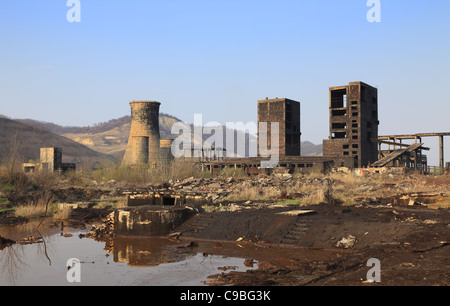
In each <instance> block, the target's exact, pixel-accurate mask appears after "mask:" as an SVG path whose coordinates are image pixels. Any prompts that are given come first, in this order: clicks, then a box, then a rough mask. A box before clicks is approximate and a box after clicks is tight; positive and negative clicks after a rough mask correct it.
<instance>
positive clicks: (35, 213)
mask: <svg viewBox="0 0 450 306" xmlns="http://www.w3.org/2000/svg"><path fill="white" fill-rule="evenodd" d="M45 210H46V207H45V205H35V204H25V205H19V206H17V207H16V209H15V210H14V214H15V215H16V217H25V218H31V217H42V216H44V215H45Z"/></svg>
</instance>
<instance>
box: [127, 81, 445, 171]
mask: <svg viewBox="0 0 450 306" xmlns="http://www.w3.org/2000/svg"><path fill="white" fill-rule="evenodd" d="M160 105H161V103H160V102H156V101H133V102H130V106H131V120H132V121H131V129H130V135H129V139H128V144H127V147H126V151H125V154H124V157H123V160H122V165H136V164H147V163H148V164H151V165H152V166H153V167H156V166H157V165H158V164H161V163H169V162H170V161H171V160H173V155H172V153H171V150H170V148H171V146H172V142H173V140H172V139H160V131H159V120H158V119H159V107H160ZM257 117H258V126H260V125H259V124H260V123H261V122H265V123H267V124H266V127H267V130H266V131H264V132H265V135H266V137H265V139H264V141H267V146H266V147H267V148H269V147H270V148H271V149H273V148H272V144H271V122H278V123H279V143H278V147H276V148H275V149H276V150H277V152H278V154H279V160H278V164H277V167H276V168H277V169H284V170H286V171H290V172H295V171H298V172H309V171H320V172H327V171H330V170H331V169H333V168H337V167H346V168H349V169H355V168H368V167H369V168H381V167H400V168H402V169H415V170H419V171H421V172H422V173H426V172H427V171H428V167H427V157H426V156H425V155H424V154H423V152H422V151H424V150H429V148H427V147H424V143H422V142H421V138H422V137H428V136H436V137H439V141H440V146H439V156H440V157H439V160H440V166H441V167H442V168H444V165H445V163H444V154H443V152H444V145H443V143H444V136H450V133H424V134H416V135H396V136H395V135H394V136H379V135H378V127H379V125H380V121H379V119H378V89H377V88H375V87H373V86H370V85H368V84H366V83H363V82H359V81H358V82H350V83H349V84H348V85H342V86H334V87H330V88H329V136H328V139H325V140H323V155H322V156H302V155H301V129H300V118H301V116H300V102H298V101H294V100H291V99H288V98H275V99H269V98H265V99H263V100H258V101H257ZM260 132H261V131H260ZM402 139H413V140H414V143H413V144H406V143H402ZM398 140H399V142H398ZM260 141H261V137H260V135H259V133H258V154H257V156H253V157H242V156H240V157H228V156H227V157H226V158H225V154H224V151H223V150H224V149H221V148H219V149H220V150H222V151H221V152H217V151H216V149H215V148H212V149H211V148H209V149H207V148H203V147H202V148H201V153H199V154H198V155H196V158H194V157H192V156H193V155H191V154H190V155H189V156H191V158H190V159H188V161H190V162H195V163H196V164H198V165H200V166H201V167H202V169H203V170H207V171H210V172H211V173H212V172H214V171H217V170H220V169H222V168H225V167H234V168H242V169H244V170H245V172H246V173H249V174H250V173H259V172H261V171H266V172H270V171H275V168H272V169H263V168H264V167H262V166H261V164H262V162H263V161H266V160H268V159H269V158H268V157H264V156H267V155H264V154H261V152H260V150H259V148H261V146H260ZM382 145H387V146H388V148H387V149H384V150H383V149H382ZM192 150H194V149H192ZM220 150H219V151H220ZM219 153H220V154H219ZM185 160H186V159H185Z"/></svg>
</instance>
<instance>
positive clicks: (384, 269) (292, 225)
mask: <svg viewBox="0 0 450 306" xmlns="http://www.w3.org/2000/svg"><path fill="white" fill-rule="evenodd" d="M330 182H331V183H330ZM448 183H449V176H444V177H441V178H428V177H421V176H417V177H410V176H399V177H391V178H389V179H388V180H387V181H386V180H379V179H377V180H375V182H371V181H365V182H364V184H361V183H359V182H358V183H353V185H354V186H350V187H349V186H348V185H346V186H344V188H341V189H342V190H344V191H345V189H349V190H348V192H347V193H350V194H351V195H352V198H351V199H350V200H349V199H348V198H347V199H346V200H345V201H347V202H345V201H342V200H332V201H330V200H329V198H333V196H331V197H329V198H327V197H325V198H324V199H322V201H320V202H318V203H313V204H310V205H305V203H304V202H302V203H301V204H299V203H300V202H299V203H297V204H296V201H295V200H297V199H298V200H301V199H304V198H306V197H307V196H308V192H312V191H311V190H314V188H316V187H317V188H322V187H323V186H332V188H334V189H333V190H335V191H336V190H339V188H340V187H342V186H341V185H342V184H343V185H345V183H344V182H341V181H340V180H339V179H336V177H334V178H332V179H330V178H325V177H307V176H298V177H295V176H289V175H286V176H282V177H277V178H274V177H257V178H238V179H236V178H234V179H232V178H218V179H193V178H190V179H187V180H184V181H175V182H169V183H167V184H164V185H161V186H144V187H141V188H139V189H136V188H135V187H134V186H130V185H124V184H108V185H107V186H106V185H105V186H97V185H95V186H91V187H73V186H72V187H65V188H56V189H55V190H53V191H52V194H53V199H52V200H53V201H54V202H64V203H78V202H82V203H91V204H92V203H93V204H95V203H98V202H99V201H101V202H103V203H104V202H107V201H108V200H111V202H114V201H117V199H118V197H127V195H128V194H130V193H136V192H137V193H139V192H146V191H150V190H159V189H163V190H172V191H173V190H177V191H178V192H184V191H186V192H203V193H204V194H205V198H207V199H208V205H206V206H199V207H196V209H197V211H198V213H197V214H196V215H195V216H194V217H192V218H191V219H189V220H188V221H187V222H185V223H184V224H182V225H181V226H180V227H179V228H177V229H176V230H175V231H174V233H176V235H174V236H172V238H171V239H179V240H180V243H181V242H183V243H188V244H189V245H194V246H195V245H197V243H198V242H213V243H214V245H215V246H217V245H220V243H221V242H223V243H224V244H223V245H229V243H232V244H233V245H234V246H236V247H238V248H240V249H244V250H248V258H247V262H248V263H249V265H250V264H251V265H257V267H258V269H252V270H249V271H247V272H235V271H224V272H223V273H218V274H217V275H214V276H211V277H210V279H209V280H208V282H206V284H208V285H240V286H255V285H269V286H297V285H313V286H322V285H323V286H329V285H333V286H334V285H338V286H340V285H351V286H369V285H370V286H373V285H394V286H403V285H415V286H435V285H440V286H447V285H449V282H450V277H449V274H450V247H449V242H450V226H449V223H450V222H449V221H450V211H449V208H448V207H449V206H450V205H449V199H450V198H449V194H448V190H449V189H448V188H449V184H448ZM340 184H341V185H340ZM299 186H300V187H299ZM301 186H309V187H311V186H312V188H310V189H311V190H309V189H305V188H303V187H301ZM249 188H254V189H255V188H256V189H257V190H258V189H259V190H261V191H262V190H270V193H273V194H274V195H275V196H274V197H273V198H264V199H252V200H246V199H239V198H238V199H233V198H230V194H231V195H233V194H239V192H242V190H248V189H249ZM302 188H303V189H302ZM280 190H281V192H278V191H280ZM22 196H24V195H22ZM347 196H348V195H347ZM16 197H17V199H20V195H16ZM334 198H335V199H338V197H337V193H336V192H335V193H334ZM13 199H14V198H13ZM286 201H288V202H286ZM289 201H291V202H289ZM206 208H208V209H206ZM111 210H112V208H110V207H109V208H108V207H106V208H101V209H98V208H95V206H93V207H89V206H88V207H84V208H77V209H75V210H73V212H72V214H71V216H70V219H69V220H67V221H65V222H67V223H70V224H72V225H74V226H80V227H83V226H85V227H87V226H90V225H92V224H94V223H98V222H100V221H101V220H105V217H106V216H107V215H108V214H109V213H110V212H111ZM20 222H27V219H25V218H17V217H14V216H13V215H12V214H11V213H10V212H6V213H2V214H0V226H13V225H14V224H16V223H20ZM107 222H109V224H110V222H111V220H108V221H107ZM99 228H102V230H103V231H102V232H101V231H98V229H99ZM96 229H97V232H98V234H99V235H100V238H102V239H105V240H108V241H107V243H113V240H112V239H113V237H114V235H111V233H106V232H105V231H107V230H108V227H105V226H104V224H103V227H101V225H100V227H99V226H97V227H96ZM173 237H175V238H173ZM225 242H226V243H227V244H225ZM8 243H11V242H10V241H9V240H8V237H0V244H3V247H5V245H6V244H8ZM220 248H222V250H220V252H219V249H220ZM220 248H219V247H213V248H212V249H211V250H210V252H218V253H221V252H222V253H223V248H224V247H223V246H221V247H220ZM230 250H231V248H230ZM305 251H306V252H309V254H314V252H316V251H323V252H325V253H326V254H327V255H326V256H319V255H318V256H305V254H306V253H305ZM321 254H322V255H323V253H321ZM371 258H376V259H378V260H379V262H380V268H381V270H380V276H381V282H379V283H377V282H376V283H373V282H367V273H368V271H369V270H370V269H371V268H372V266H367V263H368V260H369V259H371Z"/></svg>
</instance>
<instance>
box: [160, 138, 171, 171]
mask: <svg viewBox="0 0 450 306" xmlns="http://www.w3.org/2000/svg"><path fill="white" fill-rule="evenodd" d="M172 143H173V139H161V141H160V148H159V156H160V161H161V163H162V164H166V165H167V164H170V162H171V161H172V160H173V155H172Z"/></svg>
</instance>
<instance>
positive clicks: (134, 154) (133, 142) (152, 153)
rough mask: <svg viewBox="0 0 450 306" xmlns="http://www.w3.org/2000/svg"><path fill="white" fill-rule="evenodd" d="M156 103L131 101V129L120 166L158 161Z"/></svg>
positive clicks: (158, 138) (158, 142)
mask: <svg viewBox="0 0 450 306" xmlns="http://www.w3.org/2000/svg"><path fill="white" fill-rule="evenodd" d="M160 105H161V103H159V102H156V101H133V102H130V107H131V127H130V136H129V138H128V144H127V148H126V150H125V154H124V156H123V160H122V165H135V164H142V163H147V162H149V163H153V162H155V163H157V162H158V160H159V146H160V135H159V106H160Z"/></svg>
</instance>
